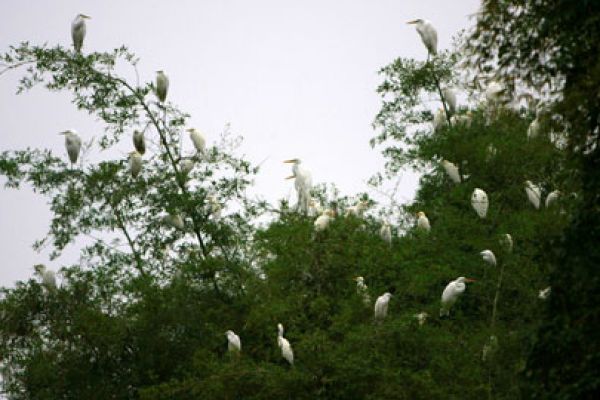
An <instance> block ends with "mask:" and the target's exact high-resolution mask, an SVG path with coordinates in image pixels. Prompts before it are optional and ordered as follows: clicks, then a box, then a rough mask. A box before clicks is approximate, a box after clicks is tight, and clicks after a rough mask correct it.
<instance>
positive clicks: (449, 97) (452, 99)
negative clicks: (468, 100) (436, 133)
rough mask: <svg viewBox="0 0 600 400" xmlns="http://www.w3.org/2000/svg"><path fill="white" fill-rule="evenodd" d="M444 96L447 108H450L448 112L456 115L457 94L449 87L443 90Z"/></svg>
mask: <svg viewBox="0 0 600 400" xmlns="http://www.w3.org/2000/svg"><path fill="white" fill-rule="evenodd" d="M442 95H443V96H444V102H445V103H446V107H448V112H449V113H450V114H454V113H455V112H456V106H457V104H458V103H457V102H456V94H455V93H454V91H453V90H452V89H450V88H449V87H445V88H443V89H442Z"/></svg>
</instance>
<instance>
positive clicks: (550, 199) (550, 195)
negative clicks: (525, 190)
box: [546, 190, 560, 208]
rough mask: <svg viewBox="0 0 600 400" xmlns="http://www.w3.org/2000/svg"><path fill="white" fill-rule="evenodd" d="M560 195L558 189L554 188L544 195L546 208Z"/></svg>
mask: <svg viewBox="0 0 600 400" xmlns="http://www.w3.org/2000/svg"><path fill="white" fill-rule="evenodd" d="M559 197H560V190H554V191H552V192H550V193H548V196H546V208H548V207H550V206H551V205H552V203H554V202H555V201H556V200H558V198H559Z"/></svg>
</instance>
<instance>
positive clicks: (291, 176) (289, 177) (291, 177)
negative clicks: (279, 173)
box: [285, 175, 296, 179]
mask: <svg viewBox="0 0 600 400" xmlns="http://www.w3.org/2000/svg"><path fill="white" fill-rule="evenodd" d="M295 177H296V176H295V175H290V176H288V177H287V178H285V179H294V178H295Z"/></svg>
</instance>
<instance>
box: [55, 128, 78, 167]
mask: <svg viewBox="0 0 600 400" xmlns="http://www.w3.org/2000/svg"><path fill="white" fill-rule="evenodd" d="M59 135H64V136H65V147H66V148H67V154H68V155H69V160H70V161H71V164H75V163H76V162H77V158H78V157H79V152H80V151H81V138H80V137H79V135H78V134H77V132H76V131H75V130H74V129H68V130H66V131H63V132H60V133H59Z"/></svg>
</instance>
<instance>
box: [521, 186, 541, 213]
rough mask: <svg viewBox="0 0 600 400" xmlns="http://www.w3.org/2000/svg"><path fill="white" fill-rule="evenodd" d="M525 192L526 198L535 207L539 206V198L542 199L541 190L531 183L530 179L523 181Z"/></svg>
mask: <svg viewBox="0 0 600 400" xmlns="http://www.w3.org/2000/svg"><path fill="white" fill-rule="evenodd" d="M525 193H526V194H527V199H528V200H529V202H530V203H531V204H533V206H534V207H535V208H538V209H539V208H540V200H541V199H542V191H541V189H540V187H539V186H537V185H535V184H533V183H532V182H531V181H525Z"/></svg>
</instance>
